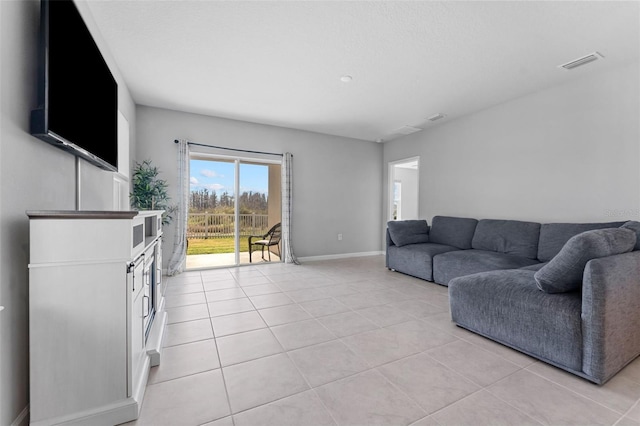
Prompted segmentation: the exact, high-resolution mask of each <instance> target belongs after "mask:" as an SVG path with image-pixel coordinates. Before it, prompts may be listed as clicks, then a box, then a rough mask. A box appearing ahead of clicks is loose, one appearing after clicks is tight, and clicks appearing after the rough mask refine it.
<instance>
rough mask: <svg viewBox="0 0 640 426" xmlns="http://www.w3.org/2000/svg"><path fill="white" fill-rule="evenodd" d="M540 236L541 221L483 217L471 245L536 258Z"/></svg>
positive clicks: (480, 248)
mask: <svg viewBox="0 0 640 426" xmlns="http://www.w3.org/2000/svg"><path fill="white" fill-rule="evenodd" d="M539 238H540V224H539V223H536V222H521V221H519V220H495V219H482V220H480V221H479V222H478V226H477V227H476V232H475V233H474V234H473V240H472V241H471V247H473V248H474V249H477V250H490V251H497V252H498V253H505V254H512V255H514V256H520V257H526V258H528V259H535V258H537V256H538V239H539Z"/></svg>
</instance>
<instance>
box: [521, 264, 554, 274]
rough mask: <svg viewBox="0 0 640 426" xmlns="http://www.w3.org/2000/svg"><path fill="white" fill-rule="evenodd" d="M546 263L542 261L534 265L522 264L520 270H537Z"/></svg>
mask: <svg viewBox="0 0 640 426" xmlns="http://www.w3.org/2000/svg"><path fill="white" fill-rule="evenodd" d="M547 263H549V262H542V263H536V264H535V265H529V266H523V267H522V268H520V269H522V270H524V271H533V272H535V271H539V270H540V269H542V268H543V267H544V266H545V265H546V264H547Z"/></svg>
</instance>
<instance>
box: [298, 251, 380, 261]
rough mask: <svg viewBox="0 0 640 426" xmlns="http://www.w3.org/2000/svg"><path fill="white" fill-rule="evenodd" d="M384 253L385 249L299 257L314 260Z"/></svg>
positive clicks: (302, 259)
mask: <svg viewBox="0 0 640 426" xmlns="http://www.w3.org/2000/svg"><path fill="white" fill-rule="evenodd" d="M383 254H384V252H383V251H365V252H360V253H343V254H328V255H325V256H306V257H299V258H298V260H299V261H300V262H314V261H317V260H333V259H348V258H350V257H364V256H379V255H383Z"/></svg>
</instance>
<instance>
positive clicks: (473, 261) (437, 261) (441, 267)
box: [433, 249, 538, 285]
mask: <svg viewBox="0 0 640 426" xmlns="http://www.w3.org/2000/svg"><path fill="white" fill-rule="evenodd" d="M537 263H538V261H537V260H533V259H527V258H526V257H518V256H512V255H510V254H504V253H497V252H495V251H485V250H473V249H472V250H458V251H452V252H449V253H444V254H439V255H437V256H435V257H434V258H433V279H434V281H435V282H436V283H438V284H442V285H447V284H448V283H449V281H450V280H452V279H453V278H456V277H460V276H463V275H469V274H475V273H476V272H485V271H495V270H500V269H518V268H522V267H523V266H528V265H534V264H537Z"/></svg>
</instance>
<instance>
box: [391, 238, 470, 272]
mask: <svg viewBox="0 0 640 426" xmlns="http://www.w3.org/2000/svg"><path fill="white" fill-rule="evenodd" d="M453 250H458V249H457V248H456V247H452V246H445V245H443V244H433V243H425V244H409V245H406V246H402V247H398V246H395V245H393V246H389V247H387V254H388V257H389V260H388V264H387V267H388V268H390V269H395V270H396V271H398V272H402V273H404V274H407V275H412V276H414V277H418V278H422V279H423V280H427V281H433V271H432V258H433V256H435V255H437V254H440V253H446V252H449V251H453Z"/></svg>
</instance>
